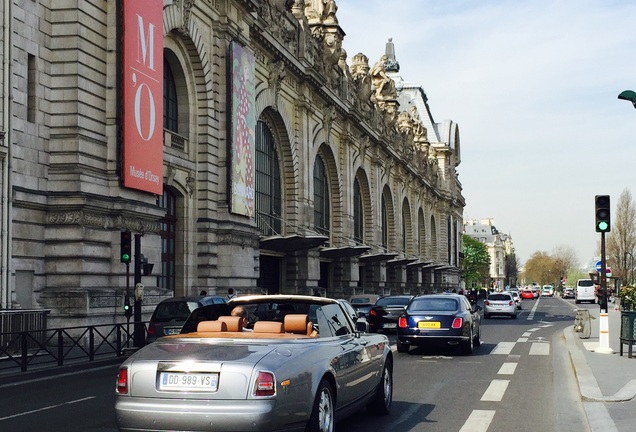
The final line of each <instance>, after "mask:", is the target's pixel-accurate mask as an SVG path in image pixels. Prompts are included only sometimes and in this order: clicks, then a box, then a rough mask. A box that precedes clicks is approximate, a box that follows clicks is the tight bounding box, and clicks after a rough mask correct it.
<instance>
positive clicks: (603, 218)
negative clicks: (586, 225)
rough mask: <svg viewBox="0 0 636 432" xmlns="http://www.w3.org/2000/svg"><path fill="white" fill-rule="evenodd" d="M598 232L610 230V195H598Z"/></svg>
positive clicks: (596, 200)
mask: <svg viewBox="0 0 636 432" xmlns="http://www.w3.org/2000/svg"><path fill="white" fill-rule="evenodd" d="M594 202H595V203H596V232H602V233H606V232H609V231H610V196H609V195H596V196H595V197H594Z"/></svg>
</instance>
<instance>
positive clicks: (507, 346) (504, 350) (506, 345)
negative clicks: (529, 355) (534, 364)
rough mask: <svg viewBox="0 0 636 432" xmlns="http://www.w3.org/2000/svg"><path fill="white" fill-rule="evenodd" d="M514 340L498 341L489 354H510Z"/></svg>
mask: <svg viewBox="0 0 636 432" xmlns="http://www.w3.org/2000/svg"><path fill="white" fill-rule="evenodd" d="M515 344H516V342H499V343H498V344H497V346H496V347H495V349H493V350H492V352H491V353H490V354H510V351H512V349H513V348H514V347H515Z"/></svg>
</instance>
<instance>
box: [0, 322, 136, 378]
mask: <svg viewBox="0 0 636 432" xmlns="http://www.w3.org/2000/svg"><path fill="white" fill-rule="evenodd" d="M139 324H142V325H143V327H144V333H145V331H146V330H147V329H146V323H139ZM133 329H134V323H133V322H130V323H117V324H103V325H95V326H84V327H64V328H53V329H36V330H21V331H8V332H7V331H2V332H1V333H0V340H2V341H4V342H5V343H3V344H2V345H1V346H0V373H2V372H6V371H8V370H15V369H16V368H19V369H20V370H21V371H22V372H26V371H27V370H29V369H34V368H44V367H51V366H63V365H65V364H69V363H74V362H81V361H94V360H97V359H103V358H108V357H113V358H114V357H119V356H122V355H124V351H125V349H127V348H132V347H133V346H134V332H133Z"/></svg>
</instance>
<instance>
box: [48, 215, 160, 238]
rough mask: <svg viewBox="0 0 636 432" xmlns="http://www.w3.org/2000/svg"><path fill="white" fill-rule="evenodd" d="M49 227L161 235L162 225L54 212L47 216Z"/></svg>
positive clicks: (135, 219)
mask: <svg viewBox="0 0 636 432" xmlns="http://www.w3.org/2000/svg"><path fill="white" fill-rule="evenodd" d="M46 223H47V224H49V225H79V226H86V227H89V226H91V227H100V228H119V229H129V230H131V231H134V232H151V233H159V231H160V229H161V224H160V223H159V222H155V221H149V220H145V219H140V218H123V217H122V216H114V217H113V216H108V215H104V214H97V213H89V212H85V211H70V212H52V213H48V214H47V215H46Z"/></svg>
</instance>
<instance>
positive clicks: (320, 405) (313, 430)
mask: <svg viewBox="0 0 636 432" xmlns="http://www.w3.org/2000/svg"><path fill="white" fill-rule="evenodd" d="M334 423H335V411H334V403H333V390H332V388H331V384H329V382H328V381H327V380H324V379H323V380H322V381H321V382H320V385H319V386H318V392H317V393H316V400H314V407H313V409H312V411H311V417H309V421H308V422H307V427H306V428H305V431H306V432H333V430H334Z"/></svg>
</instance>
